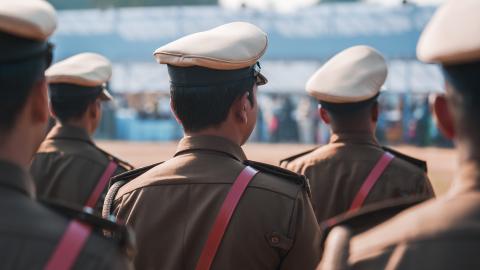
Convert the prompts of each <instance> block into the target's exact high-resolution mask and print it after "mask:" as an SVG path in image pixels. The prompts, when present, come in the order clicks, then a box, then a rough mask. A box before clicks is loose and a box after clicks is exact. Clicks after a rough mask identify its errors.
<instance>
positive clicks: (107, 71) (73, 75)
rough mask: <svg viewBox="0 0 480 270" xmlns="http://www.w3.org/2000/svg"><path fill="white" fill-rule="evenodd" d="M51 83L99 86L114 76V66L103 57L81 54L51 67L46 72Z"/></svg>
mask: <svg viewBox="0 0 480 270" xmlns="http://www.w3.org/2000/svg"><path fill="white" fill-rule="evenodd" d="M45 76H46V77H47V81H48V82H49V83H70V84H77V85H81V86H99V85H102V84H104V83H106V82H107V81H108V80H109V79H110V77H111V76H112V65H111V63H110V61H109V60H108V59H107V58H105V57H103V56H102V55H99V54H96V53H81V54H77V55H74V56H72V57H69V58H67V59H65V60H63V61H60V62H58V63H56V64H54V65H53V66H51V67H50V68H49V69H47V71H45Z"/></svg>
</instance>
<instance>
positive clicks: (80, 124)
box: [61, 117, 95, 136]
mask: <svg viewBox="0 0 480 270" xmlns="http://www.w3.org/2000/svg"><path fill="white" fill-rule="evenodd" d="M61 124H62V125H67V126H72V127H76V128H81V129H84V130H86V131H87V133H88V135H90V136H92V135H93V133H94V132H95V130H94V128H93V127H92V125H91V123H90V121H88V120H87V119H85V117H83V118H80V119H76V120H69V121H67V122H66V123H61Z"/></svg>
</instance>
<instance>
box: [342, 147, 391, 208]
mask: <svg viewBox="0 0 480 270" xmlns="http://www.w3.org/2000/svg"><path fill="white" fill-rule="evenodd" d="M393 158H394V156H393V155H392V154H390V153H389V152H385V153H384V154H383V156H382V157H381V158H380V159H379V160H378V162H377V164H375V167H373V169H372V171H371V172H370V174H369V175H368V176H367V178H366V179H365V181H364V182H363V184H362V186H361V187H360V190H359V191H358V193H357V195H355V198H354V199H353V202H352V205H351V206H350V209H349V211H353V210H357V209H358V208H360V207H361V206H362V205H363V203H364V202H365V199H366V198H367V196H368V194H369V193H370V190H371V189H372V187H373V186H374V185H375V183H377V181H378V179H379V178H380V176H381V175H382V173H383V172H384V171H385V169H386V168H387V166H388V164H390V162H391V161H392V160H393Z"/></svg>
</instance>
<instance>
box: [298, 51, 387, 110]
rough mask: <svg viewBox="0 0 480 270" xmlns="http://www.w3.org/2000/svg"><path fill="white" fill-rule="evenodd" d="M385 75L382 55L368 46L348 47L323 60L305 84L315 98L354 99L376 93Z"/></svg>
mask: <svg viewBox="0 0 480 270" xmlns="http://www.w3.org/2000/svg"><path fill="white" fill-rule="evenodd" d="M386 78H387V64H386V62H385V59H384V58H383V56H382V55H381V54H380V53H379V52H378V51H376V50H375V49H373V48H370V47H368V46H355V47H351V48H348V49H346V50H344V51H342V52H340V53H338V54H337V55H335V56H334V57H333V58H331V59H330V60H329V61H328V62H327V63H325V64H324V65H323V66H322V67H321V68H320V69H319V70H318V71H317V72H315V73H314V74H313V75H312V76H311V77H310V79H309V80H308V82H307V84H306V91H307V92H308V93H309V94H310V95H311V96H313V97H315V98H317V99H318V100H321V101H325V102H331V103H355V102H360V101H364V100H367V99H370V98H372V97H374V96H375V95H377V94H378V93H379V91H380V88H381V87H382V85H383V84H384V83H385V80H386Z"/></svg>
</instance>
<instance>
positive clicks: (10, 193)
mask: <svg viewBox="0 0 480 270" xmlns="http://www.w3.org/2000/svg"><path fill="white" fill-rule="evenodd" d="M55 28H56V14H55V10H54V9H53V7H52V6H51V5H50V4H48V2H46V1H40V0H22V1H0V48H1V49H0V96H1V97H0V211H1V213H2V218H1V219H0V243H1V244H0V254H1V263H0V264H1V268H2V269H16V270H19V269H55V270H56V269H130V267H129V263H128V261H127V259H126V257H125V256H124V255H123V254H122V251H121V249H120V248H121V247H119V246H118V245H117V244H115V243H113V242H111V241H107V240H106V239H104V237H103V236H101V234H99V233H98V232H97V230H102V229H114V230H117V232H119V231H118V230H121V231H124V228H123V227H118V226H117V225H115V224H114V223H111V222H108V221H104V220H101V219H99V218H95V217H93V216H90V215H88V214H86V213H81V212H77V211H74V210H70V209H67V208H64V207H60V206H54V208H55V210H54V208H51V207H48V206H46V205H43V204H41V203H39V202H38V201H37V200H36V199H35V186H34V183H33V181H32V180H31V178H30V176H29V175H28V173H27V168H28V165H29V164H30V160H31V158H32V155H33V154H34V153H35V150H36V149H37V148H38V146H39V144H40V142H41V140H42V138H43V134H44V131H45V127H46V124H47V121H48V116H49V113H48V99H47V83H46V80H45V77H44V72H45V69H46V68H47V67H48V66H49V65H50V62H51V59H52V46H51V45H50V43H48V41H47V39H48V37H49V36H50V35H51V34H52V32H53V31H54V30H55ZM52 207H53V206H52ZM60 212H61V213H60ZM72 218H73V219H72ZM120 240H121V239H120ZM123 240H124V239H123Z"/></svg>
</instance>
